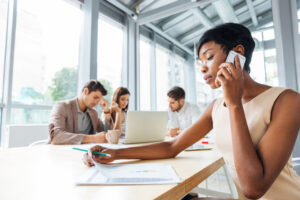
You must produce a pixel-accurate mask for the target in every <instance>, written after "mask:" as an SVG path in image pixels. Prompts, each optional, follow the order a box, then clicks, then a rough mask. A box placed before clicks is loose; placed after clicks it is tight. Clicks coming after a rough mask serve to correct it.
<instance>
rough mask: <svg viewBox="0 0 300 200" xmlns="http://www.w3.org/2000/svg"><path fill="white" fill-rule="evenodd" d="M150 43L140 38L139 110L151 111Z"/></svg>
mask: <svg viewBox="0 0 300 200" xmlns="http://www.w3.org/2000/svg"><path fill="white" fill-rule="evenodd" d="M150 56H151V46H150V43H149V42H148V41H147V40H146V39H145V38H143V37H142V36H141V37H140V109H141V110H145V111H149V110H151V104H150V99H151V98H150Z"/></svg>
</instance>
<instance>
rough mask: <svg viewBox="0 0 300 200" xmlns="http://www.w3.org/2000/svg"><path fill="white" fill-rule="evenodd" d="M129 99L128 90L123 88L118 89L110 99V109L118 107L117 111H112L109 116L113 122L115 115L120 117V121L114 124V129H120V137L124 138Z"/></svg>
mask: <svg viewBox="0 0 300 200" xmlns="http://www.w3.org/2000/svg"><path fill="white" fill-rule="evenodd" d="M129 98H130V92H129V90H128V89H127V88H125V87H118V88H117V89H116V90H115V92H114V95H113V99H112V107H118V108H119V109H115V110H117V111H112V113H111V116H112V118H113V120H114V121H116V120H115V119H117V118H118V117H117V115H120V118H119V119H120V120H119V121H116V123H115V124H114V126H115V127H114V128H117V127H120V129H121V136H125V131H126V121H127V110H128V104H129ZM117 123H119V124H117Z"/></svg>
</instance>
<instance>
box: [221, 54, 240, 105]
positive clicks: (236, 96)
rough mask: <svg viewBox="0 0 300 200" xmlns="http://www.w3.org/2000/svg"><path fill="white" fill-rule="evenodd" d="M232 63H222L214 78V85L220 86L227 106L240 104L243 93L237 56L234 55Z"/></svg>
mask: <svg viewBox="0 0 300 200" xmlns="http://www.w3.org/2000/svg"><path fill="white" fill-rule="evenodd" d="M234 63H235V64H233V62H225V63H222V64H221V65H220V66H219V69H220V70H219V71H218V73H217V78H216V86H217V87H220V86H222V89H223V92H224V100H225V103H226V106H227V107H230V106H237V105H240V104H241V98H242V93H243V78H244V77H243V70H242V66H241V63H240V60H239V56H235V57H234Z"/></svg>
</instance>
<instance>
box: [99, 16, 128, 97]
mask: <svg viewBox="0 0 300 200" xmlns="http://www.w3.org/2000/svg"><path fill="white" fill-rule="evenodd" d="M123 45H124V27H123V25H121V24H118V23H117V22H115V21H113V20H110V19H108V18H107V17H104V16H103V15H100V16H99V21H98V69H97V73H98V74H97V77H98V80H100V81H101V83H103V84H104V86H105V88H106V89H107V90H108V95H107V99H108V100H109V101H111V98H112V94H113V91H114V90H115V89H116V88H118V87H120V86H121V80H122V79H121V78H122V66H123V49H124V48H123Z"/></svg>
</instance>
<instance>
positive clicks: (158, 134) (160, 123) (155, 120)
mask: <svg viewBox="0 0 300 200" xmlns="http://www.w3.org/2000/svg"><path fill="white" fill-rule="evenodd" d="M167 123H168V112H154V111H129V112H128V113H127V124H126V133H125V139H123V140H121V141H120V142H122V143H124V144H134V143H146V142H158V141H162V140H164V138H165V134H166V131H167Z"/></svg>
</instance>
